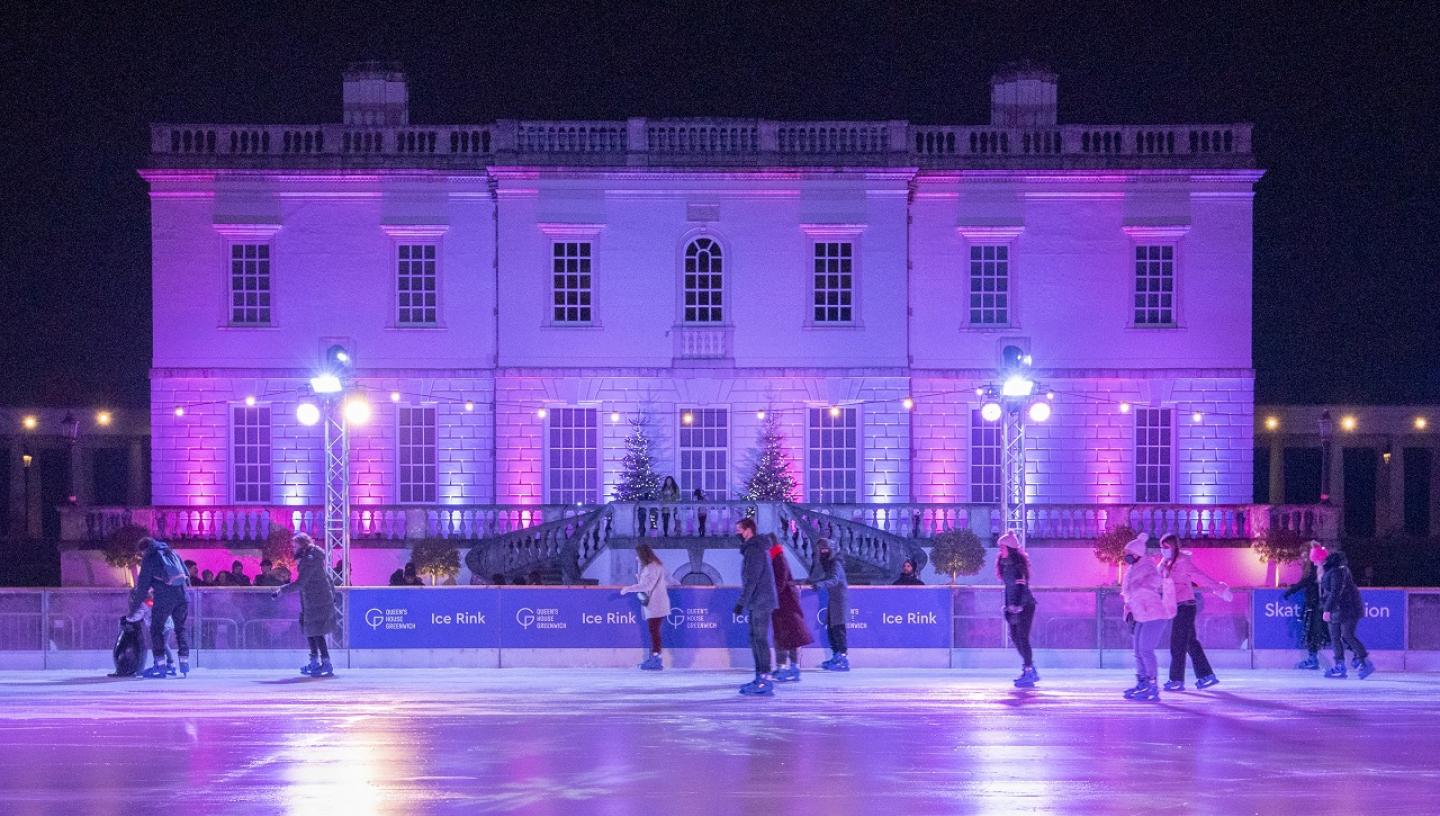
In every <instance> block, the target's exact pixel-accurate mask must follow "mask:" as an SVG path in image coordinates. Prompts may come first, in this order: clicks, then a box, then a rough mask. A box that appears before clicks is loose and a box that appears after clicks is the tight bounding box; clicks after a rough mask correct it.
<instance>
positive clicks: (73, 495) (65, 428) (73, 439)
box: [60, 411, 80, 504]
mask: <svg viewBox="0 0 1440 816" xmlns="http://www.w3.org/2000/svg"><path fill="white" fill-rule="evenodd" d="M60 430H61V431H62V432H63V433H64V435H65V441H66V442H67V443H68V445H69V448H68V451H69V454H70V479H69V482H70V483H69V485H68V488H69V489H68V490H67V491H66V496H67V497H68V498H69V501H70V504H76V503H78V502H77V497H78V496H79V495H80V488H79V480H80V474H79V473H78V471H79V470H80V469H79V468H78V467H76V465H77V464H78V463H77V462H76V461H75V459H76V457H75V443H77V442H79V441H80V420H78V419H76V418H75V415H74V414H72V413H70V412H69V411H66V412H65V418H64V419H62V420H60Z"/></svg>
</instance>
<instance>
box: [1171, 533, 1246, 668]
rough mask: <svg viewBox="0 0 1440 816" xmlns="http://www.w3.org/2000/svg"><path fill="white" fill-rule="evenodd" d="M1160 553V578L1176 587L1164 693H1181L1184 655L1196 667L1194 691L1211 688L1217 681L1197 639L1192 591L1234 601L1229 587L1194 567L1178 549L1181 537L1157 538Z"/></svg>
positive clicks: (1197, 609) (1195, 606) (1195, 598)
mask: <svg viewBox="0 0 1440 816" xmlns="http://www.w3.org/2000/svg"><path fill="white" fill-rule="evenodd" d="M1160 552H1161V553H1162V556H1161V559H1160V576H1161V577H1162V578H1167V579H1169V580H1170V581H1171V582H1172V583H1173V585H1174V587H1175V621H1174V623H1172V624H1171V625H1170V680H1169V682H1167V683H1166V684H1165V690H1166V691H1181V690H1183V689H1184V688H1185V657H1186V655H1189V657H1190V660H1191V661H1192V662H1193V663H1194V664H1195V688H1197V689H1207V688H1210V687H1211V686H1213V685H1216V684H1218V683H1219V682H1220V680H1219V678H1217V677H1216V676H1215V670H1214V669H1213V668H1211V667H1210V659H1209V658H1208V657H1206V656H1205V647H1204V646H1201V645H1200V638H1199V636H1198V635H1197V634H1196V633H1195V616H1196V615H1197V614H1198V613H1199V611H1200V604H1199V600H1198V598H1197V597H1196V595H1195V587H1197V586H1199V587H1202V588H1204V589H1208V590H1210V591H1211V592H1213V593H1215V594H1216V595H1218V596H1219V597H1220V598H1221V600H1225V601H1229V600H1230V599H1231V597H1233V596H1232V595H1231V593H1230V587H1229V586H1228V585H1226V584H1225V582H1224V581H1217V580H1215V579H1214V578H1211V577H1210V576H1209V575H1206V574H1205V572H1204V570H1202V569H1200V568H1199V567H1197V566H1195V562H1194V560H1193V559H1191V557H1190V553H1188V552H1186V551H1184V550H1182V549H1180V537H1179V536H1177V535H1175V534H1174V533H1166V534H1165V535H1163V536H1161V537H1160Z"/></svg>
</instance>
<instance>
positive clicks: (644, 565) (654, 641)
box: [620, 544, 670, 671]
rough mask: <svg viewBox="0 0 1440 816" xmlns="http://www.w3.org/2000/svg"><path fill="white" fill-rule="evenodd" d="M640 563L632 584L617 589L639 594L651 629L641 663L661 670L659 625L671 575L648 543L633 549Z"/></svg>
mask: <svg viewBox="0 0 1440 816" xmlns="http://www.w3.org/2000/svg"><path fill="white" fill-rule="evenodd" d="M635 558H636V560H637V561H638V562H639V564H638V567H639V574H638V575H637V576H636V581H635V583H633V584H631V585H630V586H627V587H625V588H623V589H621V590H620V594H621V595H628V594H630V593H632V592H634V593H636V594H638V595H639V596H640V605H641V607H642V608H643V609H644V610H645V623H646V625H647V626H649V628H650V656H649V657H647V658H645V662H643V663H641V664H640V668H641V669H643V670H645V671H660V670H661V669H663V668H665V664H664V662H663V661H662V660H661V658H660V650H661V643H660V626H661V624H662V623H664V621H665V618H666V617H668V616H669V614H670V590H669V584H670V578H669V576H668V575H666V574H665V565H664V564H663V563H661V561H660V556H658V555H656V554H655V551H654V550H652V549H651V548H650V545H649V544H641V545H639V546H638V547H636V548H635Z"/></svg>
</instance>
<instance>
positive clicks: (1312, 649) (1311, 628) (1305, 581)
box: [1281, 541, 1330, 669]
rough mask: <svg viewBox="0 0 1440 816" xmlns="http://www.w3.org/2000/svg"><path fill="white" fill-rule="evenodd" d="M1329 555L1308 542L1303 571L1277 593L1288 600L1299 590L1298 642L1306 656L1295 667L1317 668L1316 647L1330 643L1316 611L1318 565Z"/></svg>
mask: <svg viewBox="0 0 1440 816" xmlns="http://www.w3.org/2000/svg"><path fill="white" fill-rule="evenodd" d="M1329 554H1330V553H1329V552H1328V551H1327V550H1326V549H1325V548H1324V547H1322V546H1320V542H1318V541H1312V542H1310V557H1309V558H1308V559H1306V561H1305V570H1304V572H1302V573H1301V574H1300V580H1299V581H1296V582H1295V583H1293V584H1291V585H1290V588H1289V589H1287V590H1285V594H1284V595H1282V596H1281V597H1283V598H1284V599H1285V600H1287V601H1288V600H1290V598H1291V596H1293V595H1295V594H1296V593H1303V594H1301V604H1300V626H1301V627H1302V629H1301V635H1300V642H1301V645H1302V646H1304V647H1305V651H1306V652H1308V653H1309V656H1308V657H1306V658H1305V659H1304V660H1302V661H1300V662H1299V663H1296V664H1295V668H1297V669H1319V668H1320V650H1321V649H1323V648H1325V646H1326V645H1328V644H1329V643H1330V627H1329V626H1327V625H1326V624H1325V620H1324V618H1323V617H1322V613H1321V610H1320V565H1321V564H1323V563H1324V562H1325V557H1326V556H1328V555H1329Z"/></svg>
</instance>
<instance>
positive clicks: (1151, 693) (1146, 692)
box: [1130, 677, 1160, 703]
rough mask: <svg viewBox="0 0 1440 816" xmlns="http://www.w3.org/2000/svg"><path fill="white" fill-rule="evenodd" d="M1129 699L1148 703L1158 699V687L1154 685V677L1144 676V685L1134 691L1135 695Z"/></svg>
mask: <svg viewBox="0 0 1440 816" xmlns="http://www.w3.org/2000/svg"><path fill="white" fill-rule="evenodd" d="M1130 699H1132V700H1135V701H1137V702H1150V703H1153V702H1156V701H1158V700H1159V699H1160V687H1159V686H1157V685H1155V678H1153V677H1147V678H1145V687H1144V688H1142V689H1140V690H1139V691H1137V692H1135V696H1133V697H1131V698H1130Z"/></svg>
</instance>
